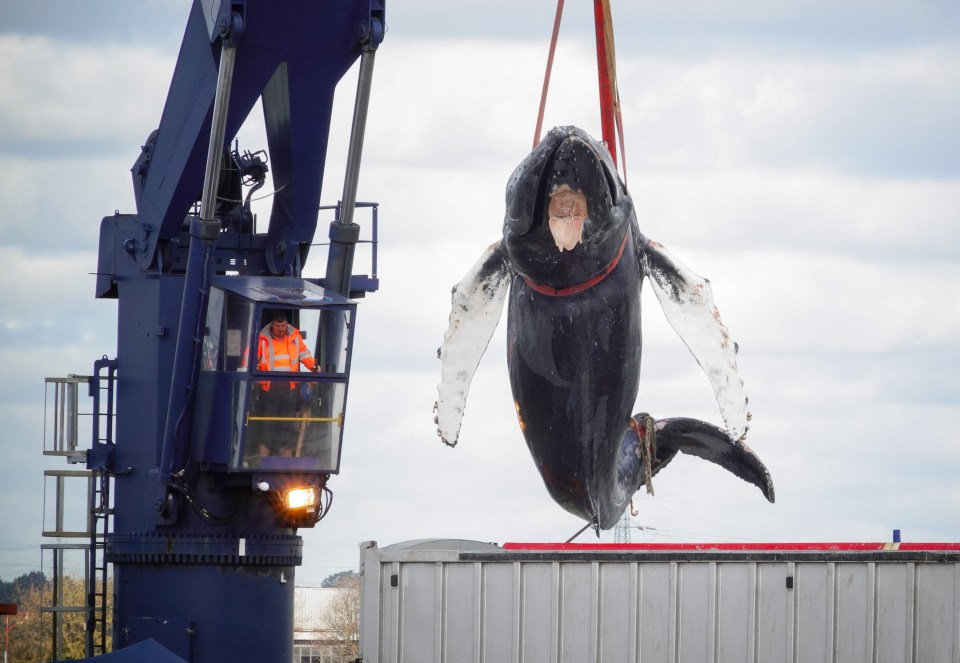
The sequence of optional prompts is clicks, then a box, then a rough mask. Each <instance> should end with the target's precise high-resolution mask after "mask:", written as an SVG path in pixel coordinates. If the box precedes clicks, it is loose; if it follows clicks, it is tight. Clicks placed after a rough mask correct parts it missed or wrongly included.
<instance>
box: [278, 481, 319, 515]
mask: <svg viewBox="0 0 960 663" xmlns="http://www.w3.org/2000/svg"><path fill="white" fill-rule="evenodd" d="M319 504H320V489H319V488H317V487H316V486H307V487H305V488H290V489H289V490H286V491H284V493H283V506H284V507H285V508H286V509H287V510H288V511H299V510H301V509H303V510H308V511H312V510H313V509H315V508H316V507H317V506H318V505H319Z"/></svg>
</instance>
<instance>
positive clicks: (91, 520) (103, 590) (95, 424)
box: [40, 358, 116, 660]
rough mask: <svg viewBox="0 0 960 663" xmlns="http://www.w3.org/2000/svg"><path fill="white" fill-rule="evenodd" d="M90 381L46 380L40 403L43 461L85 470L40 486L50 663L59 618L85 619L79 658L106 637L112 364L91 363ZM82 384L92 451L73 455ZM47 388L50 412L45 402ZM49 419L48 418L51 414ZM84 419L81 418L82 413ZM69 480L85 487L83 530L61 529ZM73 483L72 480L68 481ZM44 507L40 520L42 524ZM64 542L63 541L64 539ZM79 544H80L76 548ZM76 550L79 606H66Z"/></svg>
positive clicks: (100, 648)
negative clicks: (48, 498) (45, 499)
mask: <svg viewBox="0 0 960 663" xmlns="http://www.w3.org/2000/svg"><path fill="white" fill-rule="evenodd" d="M94 367H95V374H94V375H93V376H78V375H70V376H68V377H66V378H47V379H46V383H47V395H48V398H47V400H46V402H45V404H44V406H45V407H44V409H45V416H44V422H45V423H44V449H43V453H44V455H45V456H61V457H65V458H66V461H67V463H69V464H79V463H86V465H87V467H88V468H90V469H86V470H61V469H56V470H45V471H44V481H45V482H46V480H47V479H53V480H54V482H55V493H54V505H53V506H54V513H53V518H54V526H53V528H52V529H49V528H48V527H47V526H46V522H45V523H44V528H43V530H44V531H43V536H44V537H55V538H56V539H57V542H56V543H45V544H43V545H41V550H43V551H50V552H51V553H52V556H53V560H52V577H51V585H52V592H51V598H50V601H49V603H47V602H46V600H45V601H44V603H45V604H44V605H42V606H41V608H40V612H41V614H50V615H51V616H52V623H51V631H50V634H51V643H52V655H53V659H54V660H59V659H60V658H62V657H63V654H64V651H63V648H64V643H63V638H62V629H63V625H64V617H65V616H66V615H67V614H69V613H78V612H79V613H84V614H85V629H84V630H85V645H84V648H85V655H86V656H87V657H91V656H95V655H97V654H104V653H106V652H107V633H108V624H109V619H108V595H109V582H108V581H109V578H108V565H107V562H106V554H105V553H106V537H107V533H108V532H109V531H110V518H111V516H112V515H113V508H112V506H111V503H110V483H111V481H112V478H113V474H112V471H111V468H110V466H109V462H108V460H107V459H108V458H109V457H110V454H109V453H108V450H109V448H110V447H111V446H112V445H113V444H114V443H113V421H114V414H115V409H114V408H115V383H116V361H115V360H108V359H106V358H104V359H101V360H99V361H97V362H96V363H95V364H94ZM82 384H86V385H88V387H89V396H90V398H91V400H92V405H93V407H92V411H91V412H90V413H89V416H90V417H91V422H92V446H91V448H90V449H89V450H78V448H77V447H78V441H79V437H80V435H79V429H80V426H79V418H80V416H81V413H80V411H79V388H80V385H82ZM51 387H52V392H53V398H52V413H51V412H50V411H49V410H48V406H49V405H51V402H50V401H51V399H50V398H49V395H50V390H51ZM51 414H52V416H49V415H51ZM84 416H87V415H86V414H85V415H84ZM70 479H81V480H85V481H83V483H85V484H86V524H85V527H84V529H74V530H67V529H66V528H65V522H66V509H67V504H68V501H67V495H68V493H70V494H76V493H77V492H79V491H78V490H77V489H74V490H72V491H69V490H68V489H67V482H68V480H70ZM71 483H72V484H76V483H77V481H72V482H71ZM46 515H47V514H46V508H45V509H44V519H45V520H46ZM65 539H66V540H70V542H64V540H65ZM79 541H83V542H82V543H81V542H79ZM71 551H76V552H79V553H82V554H83V557H84V563H83V569H84V603H83V605H76V604H71V605H68V604H67V602H66V601H67V599H66V596H65V593H64V589H65V585H66V582H65V580H66V574H65V568H66V567H65V563H64V557H65V553H69V552H71Z"/></svg>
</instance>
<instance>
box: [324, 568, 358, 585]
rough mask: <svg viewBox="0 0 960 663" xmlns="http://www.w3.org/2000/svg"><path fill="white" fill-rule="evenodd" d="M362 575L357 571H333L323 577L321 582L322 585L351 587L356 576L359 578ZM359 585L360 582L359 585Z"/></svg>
mask: <svg viewBox="0 0 960 663" xmlns="http://www.w3.org/2000/svg"><path fill="white" fill-rule="evenodd" d="M359 577H360V575H359V574H358V573H357V572H356V571H337V572H336V573H331V574H330V575H328V576H327V577H326V578H324V579H323V582H321V583H320V586H321V587H349V586H351V584H352V582H353V580H354V578H359ZM357 586H359V584H358V585H357Z"/></svg>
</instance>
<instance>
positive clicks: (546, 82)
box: [533, 0, 563, 147]
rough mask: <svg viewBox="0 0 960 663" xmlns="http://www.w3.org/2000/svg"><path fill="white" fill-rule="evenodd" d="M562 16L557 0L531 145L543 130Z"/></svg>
mask: <svg viewBox="0 0 960 663" xmlns="http://www.w3.org/2000/svg"><path fill="white" fill-rule="evenodd" d="M562 17H563V0H557V15H556V17H555V18H554V19H553V36H552V37H551V38H550V54H549V55H548V56H547V70H546V72H544V74H543V90H542V91H541V92H540V113H539V114H538V115H537V130H536V131H535V132H534V134H533V146H534V147H536V146H537V143H539V142H540V132H541V131H542V130H543V111H544V109H545V108H546V107H547V89H549V87H550V72H551V71H552V70H553V55H554V53H556V51H557V36H558V35H559V34H560V19H561V18H562Z"/></svg>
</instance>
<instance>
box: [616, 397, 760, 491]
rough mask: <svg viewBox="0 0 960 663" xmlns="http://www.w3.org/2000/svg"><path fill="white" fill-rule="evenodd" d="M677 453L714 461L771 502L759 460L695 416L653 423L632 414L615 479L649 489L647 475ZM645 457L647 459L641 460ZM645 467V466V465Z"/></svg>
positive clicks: (722, 431)
mask: <svg viewBox="0 0 960 663" xmlns="http://www.w3.org/2000/svg"><path fill="white" fill-rule="evenodd" d="M650 423H653V430H654V431H655V435H653V436H652V437H653V440H652V446H651V442H650V441H648V442H646V444H645V443H644V437H649V436H647V435H645V432H646V430H647V428H648V427H649V425H650ZM678 453H684V454H687V455H690V456H696V457H697V458H703V459H704V460H709V461H710V462H711V463H716V464H717V465H719V466H720V467H722V468H724V469H725V470H727V471H728V472H731V473H733V474H735V475H736V476H738V477H740V478H741V479H743V480H744V481H746V482H748V483H752V484H753V485H754V486H756V487H757V488H759V489H760V492H762V493H763V496H764V497H766V498H767V500H769V501H770V502H773V501H774V490H773V480H772V479H771V478H770V472H769V471H768V470H767V468H766V466H764V464H763V461H761V460H760V458H759V457H757V455H756V454H755V453H754V452H753V450H752V449H751V448H750V447H748V446H747V445H746V444H744V443H743V442H734V441H733V440H731V439H730V436H729V435H727V433H726V431H724V430H723V429H722V428H718V427H717V426H714V425H713V424H708V423H707V422H705V421H700V420H699V419H688V418H685V417H676V418H672V419H658V420H656V421H655V422H653V420H652V419H651V418H650V417H649V415H647V414H645V413H640V414H636V415H634V416H633V422H632V424H631V427H630V428H629V429H628V430H627V432H626V434H625V435H624V440H623V444H622V446H621V450H620V459H619V479H620V483H621V485H622V486H624V488H626V484H630V485H632V486H633V487H634V488H633V490H637V489H639V488H643V486H644V485H646V486H647V489H648V492H652V490H651V488H652V486H651V482H650V478H651V477H653V476H654V475H656V474H657V472H659V471H660V470H662V469H663V468H664V467H666V466H667V464H668V463H669V462H670V461H671V460H673V458H674V457H675V456H676V455H677V454H678ZM647 458H649V459H650V460H649V462H645V461H646V459H647ZM645 466H646V467H645Z"/></svg>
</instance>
